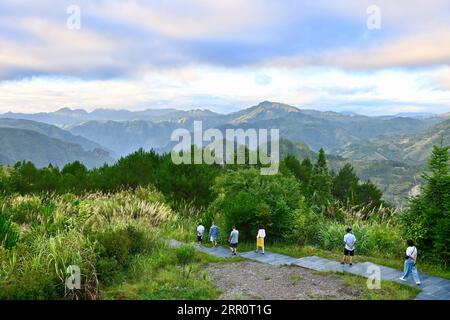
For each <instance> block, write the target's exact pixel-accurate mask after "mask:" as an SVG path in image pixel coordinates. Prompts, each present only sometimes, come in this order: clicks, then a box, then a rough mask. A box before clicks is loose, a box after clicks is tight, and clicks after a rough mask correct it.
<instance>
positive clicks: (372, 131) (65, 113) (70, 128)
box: [0, 101, 450, 200]
mask: <svg viewBox="0 0 450 320" xmlns="http://www.w3.org/2000/svg"><path fill="white" fill-rule="evenodd" d="M195 120H200V121H202V122H203V130H206V129H207V128H218V129H220V130H222V131H223V132H224V131H225V130H226V129H227V128H234V129H236V128H242V129H248V128H255V129H260V128H264V129H270V128H279V129H280V138H281V139H283V140H282V143H281V152H282V154H287V153H293V154H296V155H297V156H299V157H300V158H302V157H305V156H310V157H314V155H315V154H316V152H317V151H318V150H319V149H320V148H324V149H325V150H326V151H327V153H328V154H329V159H330V165H331V167H332V168H333V169H335V170H338V169H339V167H340V166H342V165H343V163H345V161H351V162H352V164H353V165H354V166H355V169H356V171H357V172H358V174H360V175H361V177H362V178H364V179H372V180H374V181H376V182H377V183H378V184H379V186H380V187H381V189H382V190H383V191H385V192H390V193H391V194H393V195H394V196H393V197H396V196H397V195H399V194H405V193H407V192H408V190H410V189H411V188H412V187H414V186H415V185H416V184H417V181H418V179H419V180H420V178H419V174H418V173H419V171H420V169H421V168H423V167H424V164H425V162H426V160H427V159H428V157H429V154H430V152H431V148H432V145H433V144H437V143H440V141H441V139H442V138H443V139H444V142H446V143H448V142H449V128H450V114H442V115H432V114H410V113H408V114H399V115H396V116H381V117H369V116H364V115H359V114H355V113H351V112H350V113H349V112H345V113H337V112H321V111H316V110H305V109H299V108H296V107H293V106H289V105H286V104H282V103H274V102H269V101H265V102H262V103H260V104H258V105H256V106H253V107H250V108H248V109H244V110H241V111H238V112H234V113H230V114H218V113H214V112H212V111H209V110H200V109H196V110H190V111H180V110H176V109H147V110H143V111H128V110H109V109H97V110H94V111H92V112H86V111H85V110H81V109H76V110H71V109H69V108H63V109H60V110H57V111H55V112H49V113H36V114H22V113H11V112H9V113H5V114H1V115H0V129H1V131H0V132H1V140H0V146H1V149H0V164H13V163H15V162H17V161H21V160H30V161H32V162H34V163H35V164H36V165H38V166H46V165H48V164H49V163H51V164H53V165H57V166H60V167H61V166H63V165H64V164H66V163H68V162H71V161H74V160H80V161H82V162H83V163H85V164H86V165H87V166H88V167H96V166H101V165H103V164H104V163H112V162H114V161H115V159H118V158H119V157H121V156H125V155H127V154H129V153H131V152H133V151H135V150H137V149H139V148H143V149H145V150H149V149H152V148H153V149H155V150H157V151H160V152H162V151H169V150H170V148H171V146H173V143H174V142H171V141H170V136H171V134H172V132H173V131H174V130H175V129H177V128H186V129H188V130H190V131H192V130H193V122H194V121H195ZM393 178H394V180H395V181H393ZM391 200H392V199H391Z"/></svg>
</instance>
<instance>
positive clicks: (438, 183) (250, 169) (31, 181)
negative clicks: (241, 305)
mask: <svg viewBox="0 0 450 320" xmlns="http://www.w3.org/2000/svg"><path fill="white" fill-rule="evenodd" d="M448 165H449V147H448V146H444V145H441V146H435V148H434V149H433V153H432V155H431V159H430V162H429V166H430V172H431V173H430V174H429V175H424V179H425V181H426V182H427V184H426V186H425V187H424V188H423V189H422V193H421V194H420V195H419V196H417V197H415V198H412V199H411V200H410V205H409V208H408V210H407V211H405V212H402V213H399V212H397V211H396V210H395V209H394V208H392V207H391V206H390V205H389V204H387V203H386V202H385V201H384V200H383V198H382V193H381V192H380V190H379V189H378V188H377V187H376V186H375V185H374V184H373V183H371V182H370V181H365V182H361V181H360V179H359V177H358V176H357V175H356V174H355V173H354V169H353V167H352V166H351V165H349V164H347V165H345V166H343V167H342V168H341V169H340V170H339V171H337V172H334V171H333V170H330V169H329V165H328V161H327V157H326V154H325V152H324V151H323V150H321V152H320V153H319V155H318V159H317V160H314V159H313V160H311V159H309V158H305V159H303V160H302V162H300V161H299V160H298V159H297V158H296V157H294V156H288V157H286V158H285V159H284V160H283V161H282V163H281V164H280V172H279V173H278V174H276V175H273V176H262V175H260V171H259V170H258V167H259V165H254V166H249V165H247V166H236V165H234V166H231V165H225V166H219V165H211V166H210V165H179V166H176V165H174V164H173V163H172V161H171V159H170V155H168V154H164V155H158V154H157V153H155V152H153V151H150V152H144V151H143V150H139V151H138V152H135V153H134V154H131V155H129V156H127V157H125V158H122V159H120V160H119V161H118V162H117V163H116V164H114V165H111V166H110V165H105V166H103V167H101V168H98V169H91V170H88V169H87V168H86V167H85V166H84V165H83V164H82V163H80V162H73V163H69V164H67V165H65V166H64V167H63V168H62V169H61V170H60V169H59V168H57V167H53V166H49V167H46V168H42V169H37V168H36V167H35V166H34V165H33V164H32V163H30V162H21V163H17V164H16V165H15V166H14V167H8V168H6V169H2V170H1V171H0V190H1V193H0V208H1V213H0V244H1V245H0V299H14V298H16V299H17V298H19V299H60V298H68V299H71V298H75V299H98V298H115V299H121V298H123V299H128V298H148V299H172V298H174V299H207V298H215V297H217V296H218V294H219V293H218V292H217V291H216V289H214V288H213V287H212V286H211V284H210V283H209V281H208V277H207V275H206V274H205V273H204V271H203V270H204V268H203V267H204V265H205V264H206V263H208V262H210V261H211V258H208V257H205V256H204V255H201V254H199V253H196V252H195V250H194V249H193V248H192V247H190V246H186V247H181V248H178V249H170V248H168V247H167V246H166V244H165V240H166V239H170V238H178V239H180V240H183V241H186V242H190V241H191V240H192V239H193V236H194V235H195V232H194V230H195V226H196V225H197V223H199V222H200V221H202V222H203V223H204V224H205V226H207V227H208V226H209V225H210V223H211V222H212V221H213V220H214V221H215V222H216V224H218V226H219V228H220V229H221V239H219V240H220V241H222V243H225V241H224V240H225V239H226V237H227V236H228V232H229V230H230V228H231V226H232V225H233V224H236V225H237V226H238V229H239V230H240V231H241V239H242V240H248V241H252V242H253V240H254V237H255V235H256V231H257V228H258V225H259V224H263V225H265V226H266V228H267V234H268V238H267V241H268V243H269V244H271V249H272V248H273V250H276V251H279V252H283V251H284V252H286V253H289V252H290V253H291V254H292V253H295V254H300V253H312V252H314V253H315V254H317V253H319V254H320V253H322V254H324V255H325V254H326V255H328V256H330V255H331V256H336V255H338V254H339V255H340V252H341V249H342V248H341V247H342V236H343V233H344V231H345V228H346V227H348V226H352V227H353V230H354V232H355V235H356V237H357V238H358V245H357V250H358V252H357V254H358V255H364V256H366V257H367V259H368V260H372V261H374V262H378V263H383V264H393V265H395V267H401V266H400V264H401V261H402V259H403V256H404V250H405V244H404V242H405V240H406V239H407V238H412V239H413V240H414V241H416V243H417V246H418V248H419V252H420V254H419V263H422V261H424V260H426V261H430V262H431V263H432V264H433V265H434V266H432V267H431V266H430V264H431V263H430V264H423V266H424V268H423V269H422V265H421V270H423V271H425V270H427V271H430V272H431V273H433V274H437V275H443V276H447V277H448V258H449V254H448V246H449V242H448V241H449V240H448V239H449V231H450V215H449V212H450V202H449V201H450V192H449V190H450V188H449V187H450V176H449V171H448ZM252 245H253V244H252ZM294 248H297V249H294ZM252 249H253V248H252ZM295 250H299V251H298V252H297V251H295ZM388 261H389V262H388ZM69 265H77V266H79V267H80V269H81V272H82V274H81V276H82V287H81V289H79V290H78V289H75V290H69V289H67V288H66V286H65V279H66V277H67V268H68V266H69ZM150 279H151V281H150ZM349 281H350V280H349ZM352 281H356V280H351V281H350V282H352ZM389 288H391V289H392V290H396V287H395V286H394V287H389ZM391 289H389V290H391ZM387 290H388V289H387ZM409 294H410V293H408V292H406V293H404V294H403V295H402V296H403V297H409ZM367 298H371V297H369V296H367Z"/></svg>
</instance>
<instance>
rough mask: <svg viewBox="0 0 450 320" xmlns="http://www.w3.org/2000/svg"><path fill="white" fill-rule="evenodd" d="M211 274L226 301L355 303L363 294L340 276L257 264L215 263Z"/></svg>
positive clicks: (250, 262)
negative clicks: (344, 282) (342, 301)
mask: <svg viewBox="0 0 450 320" xmlns="http://www.w3.org/2000/svg"><path fill="white" fill-rule="evenodd" d="M208 274H209V276H210V280H211V281H212V282H213V283H214V284H215V285H216V286H217V287H218V288H219V289H220V290H221V291H222V292H223V294H222V295H221V296H220V299H224V300H225V299H231V300H235V299H238V300H240V299H249V300H258V299H263V300H266V299H267V300H272V299H273V300H322V299H324V300H330V299H331V300H354V299H357V298H358V296H360V295H361V292H360V291H359V290H354V289H351V288H349V287H348V286H345V285H344V284H343V283H342V281H341V279H340V278H339V277H338V276H335V275H332V274H330V275H325V274H320V273H318V272H316V271H312V270H308V269H304V268H299V267H288V266H282V267H279V266H272V265H268V264H263V263H259V262H254V261H244V262H236V263H213V264H210V266H209V267H208Z"/></svg>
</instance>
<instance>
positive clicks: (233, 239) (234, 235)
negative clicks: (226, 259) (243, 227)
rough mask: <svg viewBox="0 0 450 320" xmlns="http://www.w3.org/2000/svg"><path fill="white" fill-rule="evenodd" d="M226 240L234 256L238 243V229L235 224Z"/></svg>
mask: <svg viewBox="0 0 450 320" xmlns="http://www.w3.org/2000/svg"><path fill="white" fill-rule="evenodd" d="M228 241H229V242H230V249H231V255H233V256H236V255H237V247H238V243H239V231H238V230H237V229H236V226H233V230H232V231H231V233H230V238H229V239H228Z"/></svg>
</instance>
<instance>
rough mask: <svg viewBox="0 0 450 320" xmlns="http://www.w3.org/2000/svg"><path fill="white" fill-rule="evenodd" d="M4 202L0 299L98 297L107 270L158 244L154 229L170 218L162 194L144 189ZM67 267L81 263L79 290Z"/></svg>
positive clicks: (0, 224) (0, 227) (12, 198)
mask: <svg viewBox="0 0 450 320" xmlns="http://www.w3.org/2000/svg"><path fill="white" fill-rule="evenodd" d="M1 202H2V212H1V216H0V236H2V238H4V239H7V240H8V242H6V241H3V242H2V245H1V246H0V298H1V299H61V298H65V299H97V298H99V288H100V285H99V279H101V277H102V276H104V272H103V271H104V270H108V269H105V268H106V267H111V266H112V267H113V269H112V270H110V271H111V273H112V274H115V273H116V271H119V270H121V269H123V268H126V267H128V266H129V261H131V257H132V256H134V255H137V254H140V253H141V252H145V251H148V250H150V246H151V245H154V246H156V244H155V242H156V240H155V239H156V237H158V231H155V230H158V227H159V226H161V224H163V223H170V222H171V221H174V220H175V215H174V213H173V212H172V210H171V209H170V208H169V207H168V206H167V205H165V204H164V199H163V198H162V196H161V194H159V193H158V192H157V191H155V190H153V189H145V188H139V189H138V190H135V191H133V192H131V191H122V192H118V193H115V194H110V193H94V194H87V195H84V196H76V195H73V194H65V195H61V196H57V195H49V194H43V195H33V196H10V197H6V198H3V199H2V201H1ZM19 226H20V227H19ZM5 230H6V231H5ZM14 230H15V231H14ZM14 232H16V235H14ZM19 233H20V239H19ZM3 234H7V236H5V237H3ZM12 239H15V240H14V243H11V241H12ZM119 251H120V252H121V253H122V254H123V256H122V258H120V259H118V257H117V256H118V252H119ZM70 265H77V266H79V267H80V269H81V280H82V281H81V283H82V287H81V289H79V290H76V289H74V290H68V289H67V287H66V285H65V280H66V278H67V276H68V274H67V267H68V266H70ZM99 277H100V278H99Z"/></svg>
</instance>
